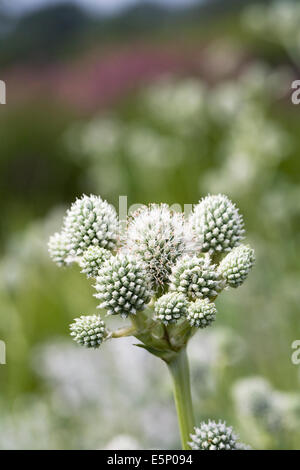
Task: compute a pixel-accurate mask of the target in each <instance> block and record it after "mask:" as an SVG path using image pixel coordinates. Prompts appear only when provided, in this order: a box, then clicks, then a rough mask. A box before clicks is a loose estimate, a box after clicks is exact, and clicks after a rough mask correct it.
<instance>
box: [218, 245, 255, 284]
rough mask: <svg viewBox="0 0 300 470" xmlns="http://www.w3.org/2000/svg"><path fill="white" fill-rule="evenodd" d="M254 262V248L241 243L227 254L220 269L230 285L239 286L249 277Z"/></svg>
mask: <svg viewBox="0 0 300 470" xmlns="http://www.w3.org/2000/svg"><path fill="white" fill-rule="evenodd" d="M254 262H255V255H254V250H253V249H252V248H250V247H249V246H246V245H240V246H238V247H236V248H234V249H233V250H232V251H231V252H230V253H228V255H227V256H225V258H224V259H223V260H222V261H221V263H220V265H219V269H218V271H219V273H220V275H221V276H222V277H223V278H224V279H225V281H226V284H227V285H228V286H230V287H239V286H240V285H242V284H243V282H244V281H245V279H246V278H247V276H248V274H249V272H250V270H251V268H252V267H253V265H254Z"/></svg>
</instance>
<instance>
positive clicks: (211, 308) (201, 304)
mask: <svg viewBox="0 0 300 470" xmlns="http://www.w3.org/2000/svg"><path fill="white" fill-rule="evenodd" d="M216 313H217V309H216V306H215V304H214V303H212V302H209V300H208V299H197V300H196V301H195V302H191V303H190V304H189V307H188V312H187V320H188V322H189V324H190V325H191V326H195V327H196V328H206V327H207V326H209V325H211V323H213V322H214V321H215V319H216Z"/></svg>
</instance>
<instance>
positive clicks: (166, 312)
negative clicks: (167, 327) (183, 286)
mask: <svg viewBox="0 0 300 470" xmlns="http://www.w3.org/2000/svg"><path fill="white" fill-rule="evenodd" d="M187 306H188V301H187V299H186V297H185V296H184V295H183V294H180V293H177V292H171V293H168V294H165V295H163V296H162V297H160V298H159V299H158V300H157V301H156V303H155V306H154V309H155V314H156V319H158V320H161V321H162V322H163V323H165V324H169V323H176V321H177V320H179V318H181V317H183V316H185V315H186V313H187Z"/></svg>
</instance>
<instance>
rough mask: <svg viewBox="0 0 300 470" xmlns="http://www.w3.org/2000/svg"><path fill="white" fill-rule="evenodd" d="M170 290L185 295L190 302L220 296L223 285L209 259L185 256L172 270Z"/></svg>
mask: <svg viewBox="0 0 300 470" xmlns="http://www.w3.org/2000/svg"><path fill="white" fill-rule="evenodd" d="M170 289H171V290H172V291H176V292H181V293H183V294H184V295H186V296H187V297H188V298H189V299H190V300H196V299H202V298H209V299H211V298H214V297H216V296H217V295H218V292H220V290H221V289H222V283H221V280H220V276H219V274H218V273H217V272H216V270H215V266H214V265H212V264H210V262H209V260H208V259H207V258H197V257H196V256H193V257H190V256H184V257H182V258H181V259H180V260H179V261H178V262H177V264H176V265H175V266H174V268H173V269H172V274H171V276H170Z"/></svg>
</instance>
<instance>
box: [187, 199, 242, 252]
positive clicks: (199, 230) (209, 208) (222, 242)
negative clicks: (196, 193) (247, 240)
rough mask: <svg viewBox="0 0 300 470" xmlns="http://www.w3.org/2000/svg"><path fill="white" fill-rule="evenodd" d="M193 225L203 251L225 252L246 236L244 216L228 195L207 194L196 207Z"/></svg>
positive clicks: (191, 219) (192, 218) (191, 220)
mask: <svg viewBox="0 0 300 470" xmlns="http://www.w3.org/2000/svg"><path fill="white" fill-rule="evenodd" d="M190 223H191V226H192V228H193V230H194V232H195V234H196V235H197V236H198V237H199V240H200V242H201V246H202V251H203V252H208V253H210V254H214V253H224V252H228V251H230V250H232V248H234V247H235V246H238V245H239V244H240V242H241V240H243V238H244V223H243V218H242V216H241V215H240V214H239V211H238V209H237V207H236V206H235V204H233V203H232V202H231V201H230V200H229V199H228V197H227V196H224V195H223V194H218V195H216V196H206V197H205V198H203V199H202V200H201V201H200V202H199V203H198V204H197V205H196V206H195V208H194V211H193V213H192V214H191V217H190Z"/></svg>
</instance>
